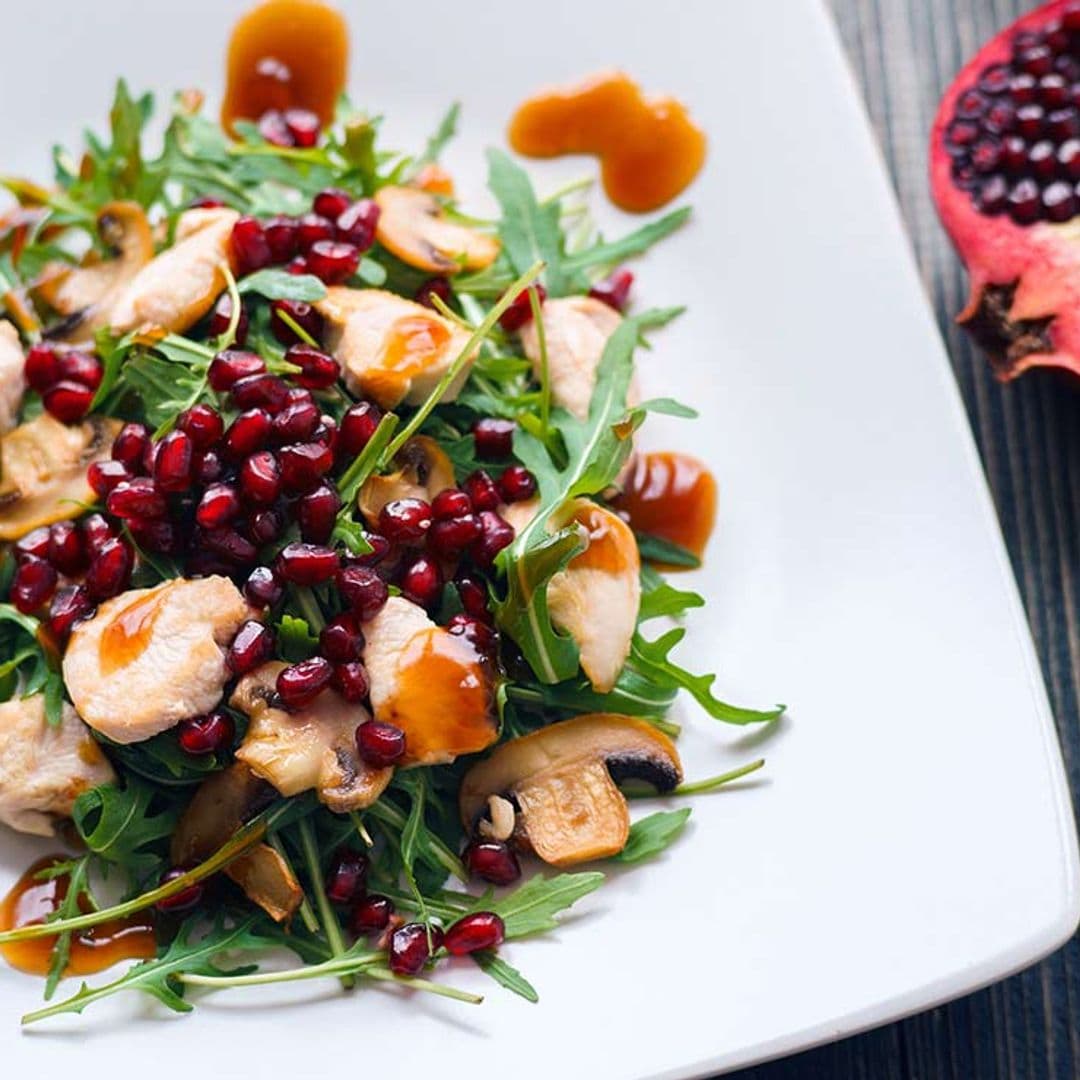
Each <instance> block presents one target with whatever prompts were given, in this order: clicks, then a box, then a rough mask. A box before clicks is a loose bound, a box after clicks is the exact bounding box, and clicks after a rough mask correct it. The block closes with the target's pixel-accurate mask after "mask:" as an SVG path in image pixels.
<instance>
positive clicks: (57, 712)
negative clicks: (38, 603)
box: [0, 604, 64, 727]
mask: <svg viewBox="0 0 1080 1080" xmlns="http://www.w3.org/2000/svg"><path fill="white" fill-rule="evenodd" d="M39 626H40V623H39V622H38V620H37V619H35V618H34V617H33V616H32V615H24V614H22V612H20V611H19V610H18V609H17V608H15V607H14V606H13V605H11V604H0V655H4V656H6V659H5V660H4V661H3V663H0V700H2V701H7V700H9V699H10V698H11V696H12V695H13V694H14V693H15V691H16V690H17V689H19V690H20V691H21V694H22V696H23V697H24V698H28V697H31V696H33V695H34V694H38V693H40V694H43V695H44V706H45V720H46V722H47V723H48V724H49V725H50V726H52V727H57V726H58V725H59V724H60V722H61V720H62V719H63V712H62V710H63V705H64V682H63V679H62V677H61V675H60V672H59V671H58V670H57V669H56V667H55V666H54V665H55V661H54V660H53V658H52V656H51V655H50V654H49V653H47V652H46V651H45V649H44V648H43V647H42V645H41V641H40V640H39V638H38V628H39ZM20 675H21V676H22V679H21V686H20V680H19V676H20Z"/></svg>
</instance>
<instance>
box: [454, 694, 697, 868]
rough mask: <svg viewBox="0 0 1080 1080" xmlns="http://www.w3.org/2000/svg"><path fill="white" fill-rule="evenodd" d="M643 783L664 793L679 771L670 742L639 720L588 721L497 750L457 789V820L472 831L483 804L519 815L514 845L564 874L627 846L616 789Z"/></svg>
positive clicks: (625, 817)
mask: <svg viewBox="0 0 1080 1080" xmlns="http://www.w3.org/2000/svg"><path fill="white" fill-rule="evenodd" d="M631 779H633V780H642V781H645V782H646V783H649V784H651V785H652V786H653V787H655V788H656V789H657V790H658V791H661V792H665V791H671V790H672V789H673V788H674V787H675V786H676V785H677V784H678V783H679V782H680V780H682V764H681V762H680V761H679V754H678V751H676V749H675V746H674V744H673V743H672V742H671V740H670V739H669V738H668V737H667V736H666V735H664V734H662V733H661V732H659V731H657V730H656V728H654V727H652V726H651V725H649V724H647V723H645V722H644V721H643V720H635V719H634V718H633V717H629V716H618V715H616V714H614V713H592V714H590V715H588V716H578V717H575V718H574V719H572V720H563V721H562V722H561V723H558V724H552V725H551V726H550V727H546V728H542V729H541V730H540V731H535V732H533V733H532V734H531V735H523V736H521V737H520V738H517V739H512V740H511V741H510V742H507V743H504V744H503V745H502V746H500V747H499V748H498V749H497V750H496V751H495V752H494V753H493V754H492V755H491V757H489V758H488V759H487V760H486V761H482V762H480V763H479V764H478V765H474V766H473V767H472V768H471V769H470V770H469V771H468V772H467V773H466V774H465V779H464V780H463V781H462V785H461V795H460V804H461V818H462V821H464V823H465V826H466V828H468V829H472V828H474V827H475V826H476V824H477V821H478V819H479V817H480V815H481V814H482V813H483V812H484V810H485V808H486V806H487V801H488V798H489V796H491V795H499V796H502V797H504V798H506V799H508V800H510V801H511V802H512V803H513V804H514V805H516V807H517V810H518V815H517V828H516V829H515V832H514V836H515V841H516V843H517V844H518V846H519V847H522V848H524V849H525V850H527V851H533V852H535V853H536V854H537V855H538V856H539V857H540V858H541V859H543V860H544V862H548V863H552V864H553V865H555V866H571V865H573V864H574V863H580V862H586V861H587V860H589V859H602V858H606V857H607V856H609V855H615V854H617V853H618V852H620V851H622V849H623V848H624V847H625V846H626V838H627V836H628V835H629V831H630V814H629V811H628V810H627V806H626V799H625V798H624V797H623V795H622V793H621V792H620V791H619V789H618V787H617V784H618V783H620V782H621V781H624V780H631Z"/></svg>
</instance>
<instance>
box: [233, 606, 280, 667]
mask: <svg viewBox="0 0 1080 1080" xmlns="http://www.w3.org/2000/svg"><path fill="white" fill-rule="evenodd" d="M273 655H274V635H273V633H271V631H270V628H269V627H267V626H264V625H263V624H262V623H261V622H259V621H258V620H256V619H248V621H247V622H245V623H244V625H243V626H241V627H240V629H239V630H238V631H237V632H236V637H234V638H233V640H232V644H231V645H230V646H229V651H228V653H227V654H226V658H225V659H226V662H227V663H228V665H229V670H230V671H231V672H232V673H233V674H234V675H246V674H247V673H248V672H249V671H253V670H254V669H255V668H257V667H258V666H259V665H260V664H264V663H266V661H267V660H269V659H270V657H272V656H273Z"/></svg>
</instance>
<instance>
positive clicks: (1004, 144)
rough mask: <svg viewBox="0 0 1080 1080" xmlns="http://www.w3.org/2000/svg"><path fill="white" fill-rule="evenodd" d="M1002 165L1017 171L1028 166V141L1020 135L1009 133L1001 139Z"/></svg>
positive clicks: (1009, 169)
mask: <svg viewBox="0 0 1080 1080" xmlns="http://www.w3.org/2000/svg"><path fill="white" fill-rule="evenodd" d="M1001 166H1002V168H1004V169H1006V170H1007V171H1008V172H1011V173H1016V172H1019V171H1020V170H1022V169H1024V168H1026V166H1027V143H1026V142H1024V140H1023V139H1021V138H1020V136H1019V135H1008V136H1006V137H1005V138H1004V139H1002V141H1001Z"/></svg>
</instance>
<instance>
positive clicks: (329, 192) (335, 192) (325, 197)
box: [311, 188, 352, 221]
mask: <svg viewBox="0 0 1080 1080" xmlns="http://www.w3.org/2000/svg"><path fill="white" fill-rule="evenodd" d="M351 204H352V196H351V195H350V194H349V193H348V192H347V191H342V190H341V188H325V189H324V190H323V191H320V192H319V194H318V195H316V196H315V198H314V200H313V201H312V204H311V208H312V210H314V211H315V213H316V214H318V215H320V217H324V218H329V219H330V220H331V221H336V220H337V219H338V218H339V217H340V216H341V215H342V214H344V213H345V211H346V210H348V209H349V206H350V205H351Z"/></svg>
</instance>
